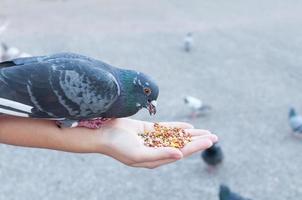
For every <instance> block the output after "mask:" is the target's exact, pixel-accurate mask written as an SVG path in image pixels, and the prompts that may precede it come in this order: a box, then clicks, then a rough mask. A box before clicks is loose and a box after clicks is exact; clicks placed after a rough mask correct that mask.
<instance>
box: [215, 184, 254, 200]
mask: <svg viewBox="0 0 302 200" xmlns="http://www.w3.org/2000/svg"><path fill="white" fill-rule="evenodd" d="M219 200H251V199H247V198H244V197H242V196H240V195H239V194H236V193H235V192H232V191H231V190H230V188H229V187H228V186H226V185H220V188H219Z"/></svg>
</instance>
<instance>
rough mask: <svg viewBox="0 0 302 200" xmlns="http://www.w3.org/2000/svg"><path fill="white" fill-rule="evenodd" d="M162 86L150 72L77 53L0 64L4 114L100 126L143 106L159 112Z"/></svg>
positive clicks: (0, 106)
mask: <svg viewBox="0 0 302 200" xmlns="http://www.w3.org/2000/svg"><path fill="white" fill-rule="evenodd" d="M158 93H159V89H158V86H157V84H156V83H155V82H154V81H153V80H152V79H151V78H150V77H149V76H147V75H145V74H143V73H141V72H137V71H134V70H127V69H121V68H117V67H113V66H111V65H109V64H106V63H104V62H102V61H99V60H96V59H93V58H89V57H86V56H82V55H78V54H74V53H58V54H54V55H50V56H37V57H28V58H17V59H14V60H10V61H6V62H2V63H0V113H2V114H7V115H14V116H19V117H31V118H42V119H48V120H58V121H59V122H60V125H61V126H64V127H75V126H84V127H88V128H99V127H100V126H101V124H102V122H103V120H104V119H107V118H120V117H128V116H131V115H134V114H136V113H137V112H138V111H139V110H140V109H141V108H147V109H148V110H149V113H150V115H153V114H155V113H156V100H157V97H158Z"/></svg>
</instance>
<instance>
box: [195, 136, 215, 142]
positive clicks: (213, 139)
mask: <svg viewBox="0 0 302 200" xmlns="http://www.w3.org/2000/svg"><path fill="white" fill-rule="evenodd" d="M200 139H210V140H211V141H212V142H213V143H216V142H217V141H218V137H217V136H216V135H214V134H208V135H200V136H193V137H192V140H200Z"/></svg>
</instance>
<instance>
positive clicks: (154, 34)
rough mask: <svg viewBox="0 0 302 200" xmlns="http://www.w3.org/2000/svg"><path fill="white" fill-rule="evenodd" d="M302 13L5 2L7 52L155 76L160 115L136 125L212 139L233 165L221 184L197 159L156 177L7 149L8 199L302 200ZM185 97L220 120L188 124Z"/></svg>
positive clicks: (284, 7) (174, 2)
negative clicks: (181, 129)
mask: <svg viewBox="0 0 302 200" xmlns="http://www.w3.org/2000/svg"><path fill="white" fill-rule="evenodd" d="M301 9H302V1H298V0H288V1H281V0H266V1H263V0H246V1H236V0H230V1H223V0H216V1H211V0H187V1H181V0H171V1H160V0H153V1H139V0H123V1H118V0H111V1H105V0H86V1H83V0H26V1H17V0H0V27H1V24H4V25H3V26H2V29H0V32H1V33H0V42H2V43H5V44H6V45H7V46H8V47H10V46H13V47H16V48H18V49H19V50H20V52H24V53H27V54H31V55H44V54H51V53H56V52H63V51H70V52H75V53H81V54H84V55H87V56H91V57H95V58H98V59H101V60H103V61H105V62H107V63H110V64H112V65H115V66H120V67H127V68H132V69H136V70H140V71H144V72H146V73H147V74H150V75H151V76H152V77H154V79H155V80H156V81H157V82H158V84H159V86H160V97H159V102H158V103H159V107H158V114H157V115H156V116H155V117H150V116H149V115H148V113H147V111H141V112H139V114H137V115H135V116H134V118H137V119H142V120H148V121H176V120H177V121H187V122H190V123H192V124H194V126H195V127H198V128H202V129H209V130H211V131H212V132H213V133H216V134H217V135H218V136H219V138H220V145H221V147H222V149H223V151H224V155H225V160H224V162H223V164H222V165H221V166H220V167H219V169H217V170H215V171H212V172H209V170H207V166H206V164H205V163H204V162H203V161H202V159H201V157H200V154H199V153H197V154H195V155H193V156H191V157H189V158H186V159H184V160H182V161H179V162H176V163H174V164H170V165H167V166H163V167H160V168H158V169H154V170H147V169H138V168H131V167H127V166H124V165H123V164H121V163H119V162H117V161H115V160H113V159H112V158H109V157H105V156H103V155H97V154H95V155H92V154H90V155H84V154H72V153H63V152H57V151H50V150H42V149H29V148H20V147H13V146H8V145H3V144H1V145H0V199H1V200H2V199H5V200H9V199H26V200H27V199H28V200H36V199H87V200H90V199H129V200H130V199H146V200H147V199H148V200H149V199H158V200H166V199H184V198H186V199H190V200H197V199H207V200H216V199H218V195H217V194H218V187H219V184H220V183H225V184H227V185H229V186H230V187H231V188H232V189H233V190H235V191H236V192H238V193H241V194H243V196H246V197H249V198H251V199H259V200H267V199H274V200H284V199H287V200H291V199H292V200H296V199H299V198H301V196H302V171H301V170H302V168H301V166H302V156H301V152H302V141H301V140H299V139H298V138H295V137H293V135H292V134H291V129H290V127H289V125H288V121H287V120H288V119H287V118H288V109H289V107H291V106H293V107H295V108H296V109H297V110H298V111H300V113H302V92H301V89H302V85H301V80H302V66H301V63H302V56H301V52H302V20H301V19H302V14H301ZM187 33H191V35H189V36H187ZM187 37H190V38H187ZM186 43H189V51H186V50H185V48H186V47H185V45H187V44H186ZM187 95H190V96H194V97H196V98H199V99H201V100H202V101H203V102H204V103H206V104H209V105H210V106H211V107H212V109H211V110H210V111H209V112H207V113H206V114H204V115H202V116H200V117H196V118H192V117H189V116H190V113H191V108H189V107H188V106H187V105H186V104H184V101H183V99H184V97H185V96H187Z"/></svg>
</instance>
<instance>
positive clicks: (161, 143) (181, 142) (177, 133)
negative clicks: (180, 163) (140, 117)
mask: <svg viewBox="0 0 302 200" xmlns="http://www.w3.org/2000/svg"><path fill="white" fill-rule="evenodd" d="M153 126H154V131H145V132H144V133H140V134H139V136H141V137H142V138H143V140H144V144H145V145H146V146H148V147H155V148H156V147H174V148H179V149H181V148H183V147H184V146H185V145H186V144H187V143H189V142H191V141H192V136H191V135H190V134H189V133H186V132H185V130H184V129H182V128H169V127H166V126H161V125H160V124H159V123H154V125H153Z"/></svg>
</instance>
